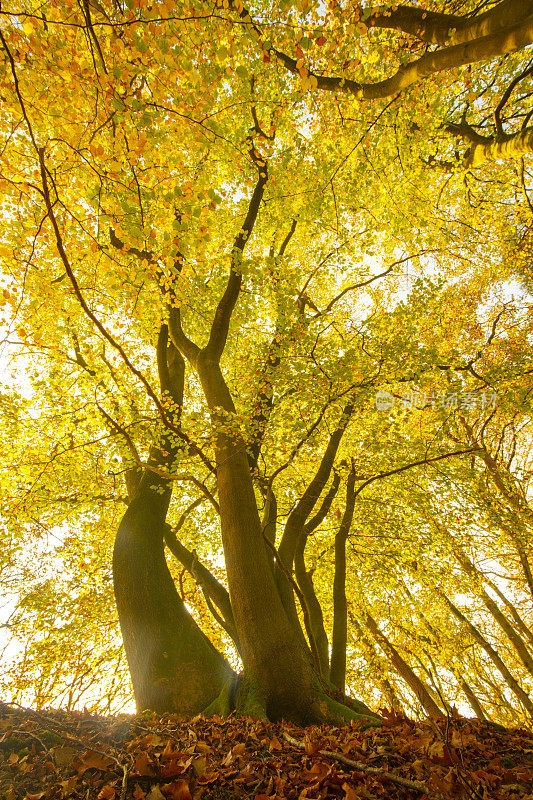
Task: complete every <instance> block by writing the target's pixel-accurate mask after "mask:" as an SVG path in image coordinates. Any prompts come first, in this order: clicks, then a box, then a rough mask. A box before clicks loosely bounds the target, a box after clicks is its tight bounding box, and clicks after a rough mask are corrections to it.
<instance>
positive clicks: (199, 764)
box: [192, 756, 207, 778]
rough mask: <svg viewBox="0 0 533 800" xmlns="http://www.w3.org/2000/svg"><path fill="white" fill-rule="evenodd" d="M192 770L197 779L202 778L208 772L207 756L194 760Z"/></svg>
mask: <svg viewBox="0 0 533 800" xmlns="http://www.w3.org/2000/svg"><path fill="white" fill-rule="evenodd" d="M192 768H193V770H194V774H195V775H196V777H197V778H201V777H202V775H204V774H205V772H206V770H207V758H206V757H205V756H198V758H193V761H192Z"/></svg>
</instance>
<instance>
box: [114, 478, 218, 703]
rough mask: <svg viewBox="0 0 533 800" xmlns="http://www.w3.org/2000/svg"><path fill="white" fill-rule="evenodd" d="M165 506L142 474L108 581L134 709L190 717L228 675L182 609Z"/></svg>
mask: <svg viewBox="0 0 533 800" xmlns="http://www.w3.org/2000/svg"><path fill="white" fill-rule="evenodd" d="M158 490H160V491H158ZM161 490H162V491H161ZM169 501H170V488H169V486H168V482H167V481H165V480H164V479H162V478H160V477H159V476H158V475H156V474H155V473H153V472H151V471H150V470H149V469H146V470H145V473H144V475H143V478H142V480H141V483H140V486H139V488H138V490H137V492H136V494H135V497H134V498H133V500H132V502H131V504H130V506H129V508H128V509H127V511H126V513H125V514H124V517H123V519H122V522H121V524H120V527H119V529H118V533H117V537H116V541H115V550H114V554H113V581H114V589H115V599H116V603H117V609H118V615H119V620H120V628H121V631H122V637H123V640H124V647H125V650H126V657H127V660H128V666H129V670H130V674H131V679H132V683H133V692H134V695H135V702H136V705H137V709H138V711H139V712H141V711H143V710H145V709H151V710H152V711H157V712H159V713H163V712H177V713H179V714H181V715H184V716H191V715H194V714H197V713H199V712H200V711H202V710H203V709H204V708H205V707H206V706H207V705H209V703H211V702H212V701H213V700H214V699H215V698H216V697H217V695H218V694H219V693H220V692H221V690H222V687H223V686H224V684H225V683H227V682H228V681H230V680H231V679H232V676H233V672H232V670H231V668H230V667H229V666H228V664H227V663H226V661H225V660H224V659H223V658H222V656H221V655H220V654H219V653H218V652H217V651H216V650H215V648H214V647H213V645H212V644H211V642H210V641H209V639H207V637H206V636H205V635H204V634H203V633H202V631H201V630H200V628H199V627H198V626H197V624H196V622H195V621H194V620H193V618H192V617H191V615H190V614H189V612H188V611H187V609H186V608H185V606H184V604H183V601H182V600H181V598H180V596H179V595H178V593H177V591H176V587H175V585H174V581H173V580H172V576H171V575H170V572H169V570H168V567H167V564H166V561H165V554H164V544H163V536H164V530H165V517H166V513H167V509H168V504H169Z"/></svg>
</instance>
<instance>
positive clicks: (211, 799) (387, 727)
mask: <svg viewBox="0 0 533 800" xmlns="http://www.w3.org/2000/svg"><path fill="white" fill-rule="evenodd" d="M66 798H71V799H72V800H230V799H231V798H235V800H241V799H242V800H244V799H245V798H246V799H248V798H249V800H285V798H287V800H308V799H309V800H385V798H386V799H387V800H389V799H390V800H407V798H413V799H414V798H416V799H417V800H450V798H457V799H458V800H533V734H532V733H531V731H528V730H525V729H505V728H502V727H501V726H498V725H493V724H491V723H486V722H482V721H479V720H470V719H462V718H460V717H455V716H450V717H448V718H447V719H445V720H439V721H434V720H427V721H415V720H410V719H408V718H407V717H404V716H402V715H397V714H393V713H389V714H387V716H386V717H385V718H384V721H383V724H382V725H381V726H379V727H372V728H365V727H364V726H363V725H361V723H353V722H352V723H351V724H349V725H344V726H342V727H334V726H328V725H323V726H320V727H317V726H315V727H310V728H305V729H302V728H298V727H296V726H294V725H290V724H286V723H281V724H274V723H269V722H266V721H264V720H258V719H254V718H252V717H237V716H234V715H232V716H230V717H227V718H221V717H217V716H215V717H211V718H204V717H201V716H199V717H196V718H194V719H193V720H192V721H191V720H189V721H186V720H183V719H180V718H179V717H178V716H176V715H170V714H169V715H163V716H155V715H141V716H127V715H120V716H118V717H101V716H96V715H92V714H90V713H88V712H70V713H67V712H63V711H52V710H48V711H39V712H35V711H31V710H29V709H22V708H15V707H13V706H9V705H6V704H0V800H64V799H66Z"/></svg>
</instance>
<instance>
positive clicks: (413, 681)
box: [364, 612, 444, 719]
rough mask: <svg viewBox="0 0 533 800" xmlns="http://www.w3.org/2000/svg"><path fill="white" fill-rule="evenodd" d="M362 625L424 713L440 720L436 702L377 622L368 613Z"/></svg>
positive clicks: (440, 713) (442, 715)
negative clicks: (382, 651)
mask: <svg viewBox="0 0 533 800" xmlns="http://www.w3.org/2000/svg"><path fill="white" fill-rule="evenodd" d="M364 623H365V625H366V627H367V628H368V630H369V631H370V633H371V634H372V636H373V637H374V639H375V640H376V642H377V643H378V644H379V646H380V647H381V648H382V649H383V650H384V652H385V653H386V654H387V655H388V657H389V658H390V660H391V663H392V664H393V665H394V667H395V668H396V669H397V671H398V673H399V674H400V676H401V677H402V678H403V679H404V681H405V682H406V683H407V685H408V686H409V688H410V689H411V691H412V692H413V693H414V695H415V696H416V698H417V699H418V701H419V702H420V704H421V706H422V707H423V709H424V710H425V712H426V713H427V714H428V716H430V717H434V718H436V719H442V718H443V717H444V714H443V713H442V711H441V710H440V708H439V707H438V705H437V704H436V702H435V701H434V700H433V698H432V697H431V695H430V693H429V691H428V689H427V687H426V685H425V684H424V682H423V681H422V680H420V678H419V677H418V675H417V674H416V673H415V672H414V671H413V670H412V669H411V667H410V666H409V664H408V663H407V662H406V661H404V659H403V658H402V657H401V655H400V654H399V653H398V651H397V650H396V648H395V647H394V645H393V644H392V643H391V642H390V641H389V639H388V638H387V637H386V636H385V634H384V633H382V631H381V630H380V629H379V627H378V625H377V622H376V621H375V619H374V618H373V617H371V616H370V614H369V613H368V612H366V613H365V615H364Z"/></svg>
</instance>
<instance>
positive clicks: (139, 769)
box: [133, 753, 155, 777]
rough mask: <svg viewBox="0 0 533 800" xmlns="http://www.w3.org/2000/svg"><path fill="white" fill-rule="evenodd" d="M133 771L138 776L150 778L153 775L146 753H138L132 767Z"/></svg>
mask: <svg viewBox="0 0 533 800" xmlns="http://www.w3.org/2000/svg"><path fill="white" fill-rule="evenodd" d="M133 771H134V772H136V773H137V774H138V775H142V776H144V777H150V776H153V775H155V772H154V768H153V766H152V764H151V762H150V758H149V756H148V753H139V755H138V756H137V758H136V759H135V764H134V765H133Z"/></svg>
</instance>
